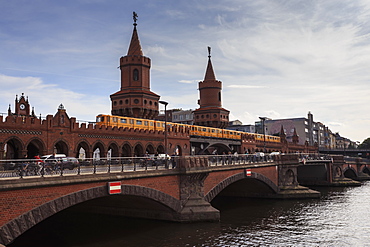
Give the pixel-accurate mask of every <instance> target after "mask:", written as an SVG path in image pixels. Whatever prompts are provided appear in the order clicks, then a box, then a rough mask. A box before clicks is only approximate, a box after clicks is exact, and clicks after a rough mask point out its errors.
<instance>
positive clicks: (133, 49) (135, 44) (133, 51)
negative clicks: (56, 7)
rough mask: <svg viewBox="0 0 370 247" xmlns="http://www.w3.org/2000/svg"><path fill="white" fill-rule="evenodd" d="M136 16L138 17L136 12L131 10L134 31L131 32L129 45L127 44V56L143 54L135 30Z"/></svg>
mask: <svg viewBox="0 0 370 247" xmlns="http://www.w3.org/2000/svg"><path fill="white" fill-rule="evenodd" d="M137 17H138V15H137V14H136V12H133V19H134V24H133V25H134V31H133V32H132V37H131V42H130V46H129V48H128V52H127V55H128V56H143V51H142V49H141V45H140V40H139V35H138V33H137V30H136V26H137V23H136V21H137Z"/></svg>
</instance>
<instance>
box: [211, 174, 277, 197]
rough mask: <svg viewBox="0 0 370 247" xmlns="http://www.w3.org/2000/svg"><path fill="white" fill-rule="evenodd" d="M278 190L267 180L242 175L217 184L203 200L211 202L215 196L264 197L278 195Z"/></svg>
mask: <svg viewBox="0 0 370 247" xmlns="http://www.w3.org/2000/svg"><path fill="white" fill-rule="evenodd" d="M278 191H279V188H278V187H277V185H275V184H274V183H273V182H272V181H271V180H270V179H269V178H267V177H265V176H264V175H262V174H259V173H255V172H252V173H251V176H248V177H246V176H245V174H244V173H238V174H235V175H233V176H230V177H228V178H226V179H225V180H223V181H222V182H220V183H219V184H217V185H216V186H215V187H214V188H213V189H212V190H211V191H209V192H208V193H207V195H205V200H206V201H207V202H211V201H212V200H213V199H214V198H215V197H216V196H218V195H221V196H239V197H264V195H266V196H268V195H271V194H276V193H278Z"/></svg>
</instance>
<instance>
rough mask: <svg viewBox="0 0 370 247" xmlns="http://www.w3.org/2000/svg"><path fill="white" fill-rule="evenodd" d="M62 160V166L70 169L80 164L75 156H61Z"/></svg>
mask: <svg viewBox="0 0 370 247" xmlns="http://www.w3.org/2000/svg"><path fill="white" fill-rule="evenodd" d="M60 161H61V168H63V169H69V170H73V169H74V168H76V167H77V166H78V164H79V161H78V159H76V158H75V157H64V158H60Z"/></svg>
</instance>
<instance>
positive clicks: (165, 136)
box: [158, 100, 168, 168]
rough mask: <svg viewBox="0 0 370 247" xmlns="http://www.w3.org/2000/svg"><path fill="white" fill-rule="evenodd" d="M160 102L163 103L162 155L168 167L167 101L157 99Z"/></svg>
mask: <svg viewBox="0 0 370 247" xmlns="http://www.w3.org/2000/svg"><path fill="white" fill-rule="evenodd" d="M158 102H159V103H160V104H162V105H164V154H165V155H164V156H165V166H166V168H167V167H168V161H167V105H168V102H166V101H163V100H160V101H158Z"/></svg>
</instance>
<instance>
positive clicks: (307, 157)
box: [298, 153, 333, 164]
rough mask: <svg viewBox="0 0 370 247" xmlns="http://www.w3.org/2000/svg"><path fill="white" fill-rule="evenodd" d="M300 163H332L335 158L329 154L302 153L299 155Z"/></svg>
mask: <svg viewBox="0 0 370 247" xmlns="http://www.w3.org/2000/svg"><path fill="white" fill-rule="evenodd" d="M298 157H299V161H300V162H302V163H304V164H305V163H307V162H315V161H331V160H332V159H333V157H332V156H331V155H328V154H320V153H301V154H299V156H298Z"/></svg>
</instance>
